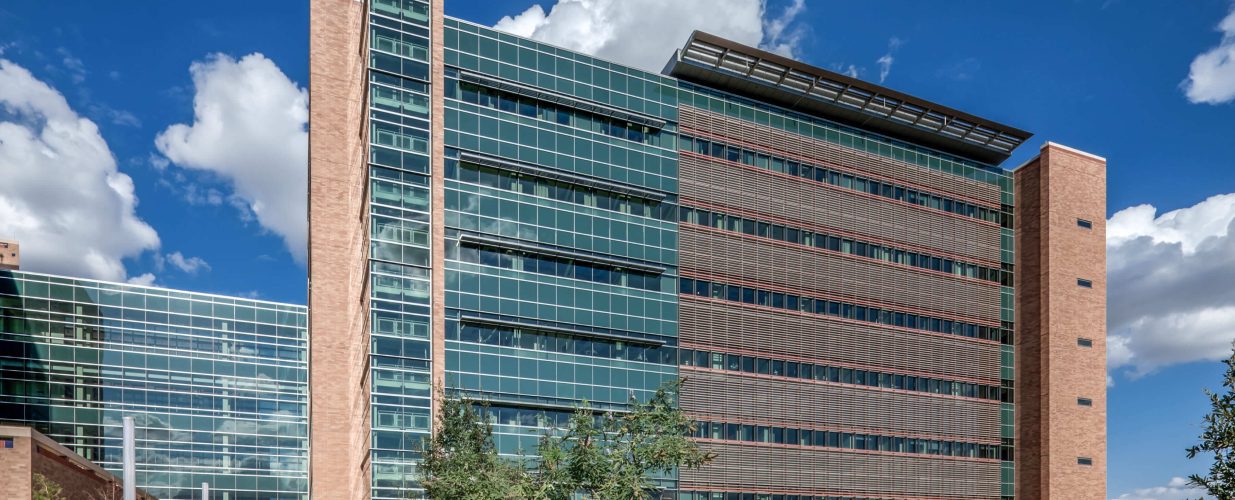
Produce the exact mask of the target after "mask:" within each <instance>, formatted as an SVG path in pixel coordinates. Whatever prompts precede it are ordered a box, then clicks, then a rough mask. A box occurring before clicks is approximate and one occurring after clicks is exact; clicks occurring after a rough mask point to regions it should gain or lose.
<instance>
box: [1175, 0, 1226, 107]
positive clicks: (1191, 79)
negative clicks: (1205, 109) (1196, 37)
mask: <svg viewBox="0 0 1235 500" xmlns="http://www.w3.org/2000/svg"><path fill="white" fill-rule="evenodd" d="M1218 31H1221V32H1222V40H1221V41H1220V42H1218V46H1217V47H1214V48H1212V49H1209V50H1208V51H1206V52H1205V53H1203V54H1201V55H1199V56H1196V59H1193V60H1192V66H1190V67H1189V69H1188V79H1187V80H1184V82H1183V87H1184V92H1185V93H1186V94H1187V96H1188V100H1189V101H1192V102H1194V103H1198V104H1200V103H1205V104H1222V103H1225V102H1231V101H1232V100H1235V9H1233V10H1231V13H1230V14H1228V15H1227V16H1226V18H1225V19H1223V20H1222V22H1220V23H1218Z"/></svg>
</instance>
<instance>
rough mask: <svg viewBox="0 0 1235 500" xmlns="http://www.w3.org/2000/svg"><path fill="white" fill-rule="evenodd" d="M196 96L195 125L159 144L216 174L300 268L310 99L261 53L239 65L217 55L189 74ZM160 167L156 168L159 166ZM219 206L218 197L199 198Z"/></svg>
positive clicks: (184, 162)
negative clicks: (279, 242) (283, 246)
mask: <svg viewBox="0 0 1235 500" xmlns="http://www.w3.org/2000/svg"><path fill="white" fill-rule="evenodd" d="M189 72H190V73H191V74H192V75H193V85H194V87H195V88H196V94H195V96H194V98H193V111H194V115H195V116H194V122H193V124H192V125H185V124H176V125H172V126H170V127H168V128H167V129H166V130H164V131H163V132H162V133H160V134H159V135H158V137H157V138H155V146H156V147H157V148H158V150H159V152H160V153H161V154H162V155H163V157H165V158H166V159H167V160H169V161H170V162H171V163H174V164H176V165H177V166H179V167H183V168H186V169H195V170H199V171H203V172H209V173H210V174H213V175H216V176H217V177H218V178H219V179H222V180H224V181H226V182H228V183H230V185H231V189H232V191H233V193H231V194H229V195H228V196H227V198H228V199H229V200H230V201H232V202H233V203H234V204H237V205H239V206H240V207H242V208H243V210H242V212H241V214H242V217H247V216H252V217H253V218H255V219H256V220H257V222H258V223H259V224H261V226H262V227H263V228H265V229H267V230H270V231H272V232H274V233H276V234H278V235H279V236H280V237H282V238H283V242H284V244H285V245H286V247H287V249H288V250H289V251H290V252H291V254H292V256H293V257H295V258H296V260H297V261H300V262H303V261H304V258H305V252H306V244H307V242H306V238H307V233H308V228H307V220H306V217H307V215H306V211H305V210H306V197H305V192H306V190H307V189H308V151H307V148H308V132H307V131H306V128H305V127H306V125H307V123H308V117H309V112H308V94H307V93H306V91H305V90H304V89H302V88H300V87H299V86H297V85H296V83H295V82H293V81H291V80H290V79H288V78H287V76H286V75H284V74H283V72H282V71H280V70H279V68H278V66H276V65H275V64H274V62H273V61H271V60H270V59H267V58H266V57H265V56H263V55H261V54H250V55H248V56H245V57H243V58H241V59H240V60H235V59H232V58H231V57H228V56H226V55H222V54H215V55H212V56H209V57H207V58H206V60H204V61H200V62H195V63H193V65H192V66H190V68H189ZM158 164H159V163H158V162H155V165H156V166H157V165H158ZM195 196H197V198H198V199H201V200H204V202H205V203H210V204H218V203H220V202H221V201H222V200H223V197H222V195H221V194H219V193H217V192H216V193H210V192H209V190H206V191H205V192H204V195H195Z"/></svg>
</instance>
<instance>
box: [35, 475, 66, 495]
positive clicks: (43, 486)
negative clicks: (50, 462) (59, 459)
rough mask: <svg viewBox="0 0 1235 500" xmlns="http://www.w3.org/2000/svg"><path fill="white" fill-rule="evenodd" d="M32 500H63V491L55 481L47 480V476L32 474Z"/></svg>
mask: <svg viewBox="0 0 1235 500" xmlns="http://www.w3.org/2000/svg"><path fill="white" fill-rule="evenodd" d="M32 489H33V491H34V495H33V497H32V498H33V499H34V500H64V491H63V490H62V489H61V488H60V485H59V484H56V482H55V481H52V480H50V479H47V476H44V475H42V474H39V473H38V472H35V473H34V488H32Z"/></svg>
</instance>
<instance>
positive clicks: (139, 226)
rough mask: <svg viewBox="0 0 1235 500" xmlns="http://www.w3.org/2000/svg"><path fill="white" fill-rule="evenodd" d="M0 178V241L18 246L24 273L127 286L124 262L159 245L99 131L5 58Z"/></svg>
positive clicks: (0, 82)
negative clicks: (69, 276)
mask: <svg viewBox="0 0 1235 500" xmlns="http://www.w3.org/2000/svg"><path fill="white" fill-rule="evenodd" d="M0 179H3V180H4V181H3V182H0V214H3V215H2V216H0V238H13V239H16V240H18V241H20V242H21V245H22V268H23V269H28V270H31V271H41V272H49V273H56V274H66V275H71V276H82V277H89V278H97V279H104V280H112V281H124V280H125V279H126V277H127V272H126V270H125V266H124V263H123V259H124V258H126V257H137V256H139V255H140V254H142V253H143V252H145V251H147V250H153V249H157V248H158V246H159V236H158V233H156V232H155V230H154V229H153V228H151V227H150V226H149V225H148V224H146V222H145V221H143V220H142V219H141V218H139V217H138V216H137V214H136V213H135V208H136V206H137V196H136V194H135V193H134V189H133V180H132V179H131V178H130V177H129V176H128V175H125V174H123V173H121V172H120V171H119V170H118V169H117V166H116V159H115V157H114V156H112V152H111V150H110V149H109V148H108V146H107V143H106V141H104V140H103V137H102V136H101V135H100V134H99V129H98V126H96V125H95V123H94V122H92V121H90V120H89V119H86V118H83V117H81V116H79V115H78V114H77V112H75V111H74V110H73V109H72V108H70V107H69V104H68V101H66V100H65V98H64V96H63V95H62V94H61V93H60V92H59V91H57V90H56V89H54V88H52V87H51V86H49V85H48V84H47V83H45V82H42V81H40V80H38V79H37V78H35V77H34V76H33V75H32V74H31V73H30V72H29V71H28V70H27V69H25V68H23V67H21V66H19V65H17V64H15V63H13V62H11V61H8V60H4V59H0Z"/></svg>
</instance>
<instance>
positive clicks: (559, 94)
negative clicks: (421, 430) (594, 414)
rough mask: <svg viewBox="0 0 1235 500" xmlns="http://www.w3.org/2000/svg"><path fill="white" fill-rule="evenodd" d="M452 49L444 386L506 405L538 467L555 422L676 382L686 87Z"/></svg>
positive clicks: (524, 46) (509, 443) (478, 32)
mask: <svg viewBox="0 0 1235 500" xmlns="http://www.w3.org/2000/svg"><path fill="white" fill-rule="evenodd" d="M444 36H445V46H446V51H445V65H446V79H445V82H444V85H445V88H444V93H445V97H446V101H445V108H446V112H445V113H446V116H445V117H444V120H445V126H446V137H445V145H446V148H447V149H446V151H447V152H446V158H444V159H443V168H444V169H445V171H444V176H445V179H446V199H445V200H444V205H445V208H446V211H445V219H446V220H445V221H444V224H445V226H446V245H447V248H446V249H445V252H446V314H447V318H446V357H447V358H446V360H445V363H446V385H447V388H448V389H450V390H451V391H453V392H455V393H461V394H467V395H469V396H473V397H478V398H482V399H485V400H488V401H490V402H491V403H492V404H493V405H494V406H493V408H500V409H501V410H500V411H498V410H494V412H495V415H499V414H500V415H505V416H502V417H498V418H501V419H502V420H501V422H500V423H501V425H497V426H496V428H495V438H496V440H497V445H498V449H499V451H500V452H501V453H503V454H507V455H513V454H516V453H518V452H520V451H522V452H527V453H532V454H534V450H535V446H536V441H537V437H538V436H539V435H540V434H541V433H542V432H544V430H545V429H546V428H551V427H554V426H556V425H557V424H555V422H558V423H560V422H559V421H558V420H555V419H554V418H550V417H551V416H553V415H559V414H563V413H562V412H568V411H569V410H570V409H571V408H572V407H574V406H576V405H578V404H580V403H582V402H584V401H587V402H588V403H589V404H591V405H592V406H593V407H594V408H597V409H613V410H622V409H624V408H625V406H626V404H627V402H628V401H629V398H630V397H632V396H634V397H637V398H640V399H646V398H648V397H649V396H650V395H651V394H652V393H653V391H655V389H656V388H657V387H659V386H660V384H661V383H662V382H665V381H668V380H673V379H675V378H676V377H677V375H678V371H677V363H676V347H677V293H676V287H677V279H678V276H677V124H676V118H677V112H676V107H675V106H676V94H677V91H676V82H675V81H673V80H672V79H668V78H665V77H661V76H659V75H654V74H650V73H645V72H642V71H638V70H634V69H631V68H627V67H623V66H620V65H616V64H612V63H609V62H606V61H602V60H598V59H595V58H592V57H588V56H585V55H582V54H578V53H575V52H570V51H567V50H563V49H558V48H556V47H553V46H549V45H545V44H540V43H537V42H533V41H530V40H526V39H522V38H518V37H514V36H511V35H507V34H504V33H499V32H497V31H493V30H491V29H488V28H484V27H481V26H477V25H474V24H470V23H466V22H462V21H458V20H455V19H450V18H447V19H446V30H445V34H444ZM546 415H548V417H547V416H546ZM507 417H509V418H507ZM507 420H510V421H509V422H507ZM660 479H661V480H662V481H664V484H665V485H666V486H670V487H672V486H673V485H674V478H673V477H667V478H660Z"/></svg>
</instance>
